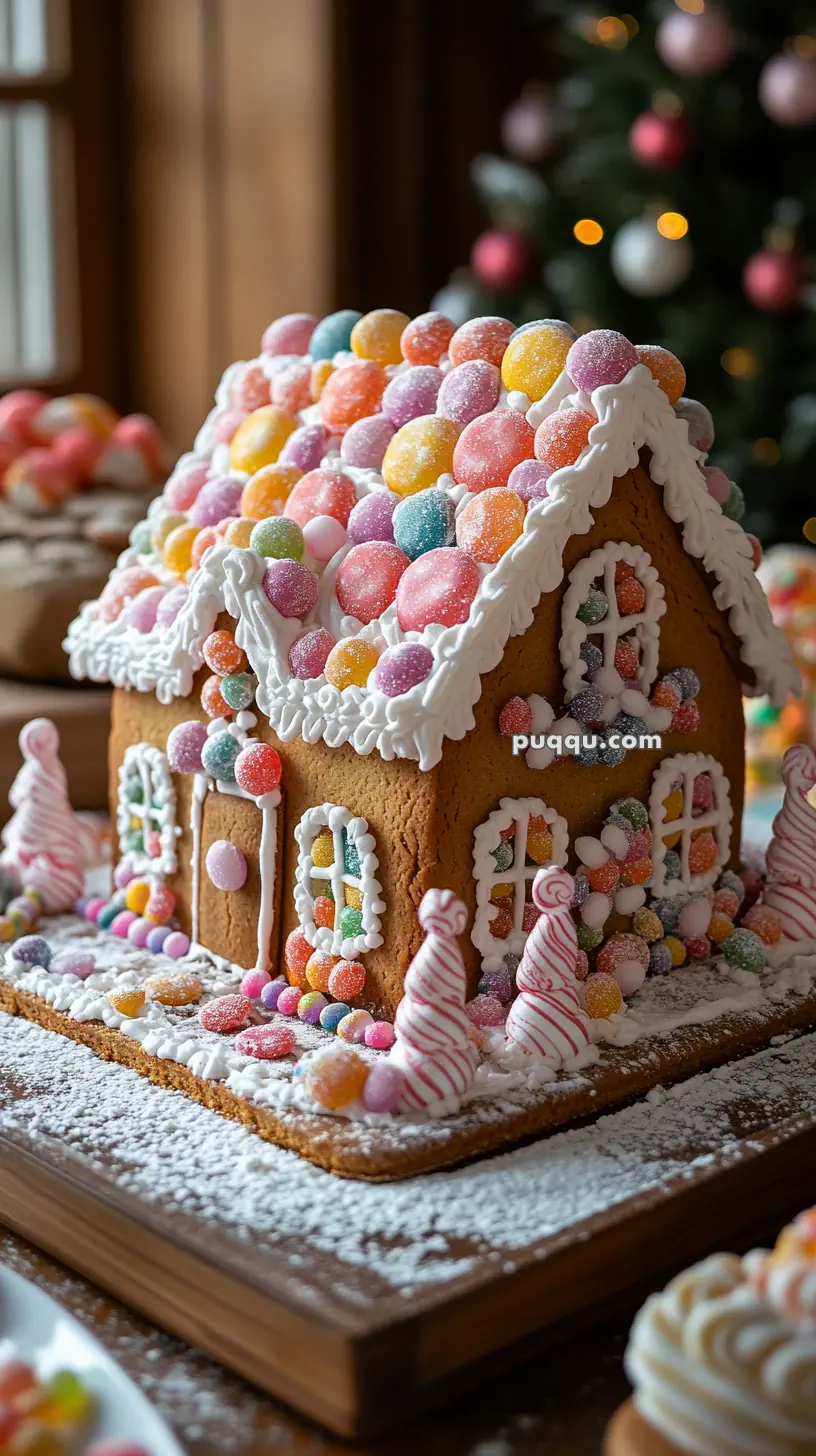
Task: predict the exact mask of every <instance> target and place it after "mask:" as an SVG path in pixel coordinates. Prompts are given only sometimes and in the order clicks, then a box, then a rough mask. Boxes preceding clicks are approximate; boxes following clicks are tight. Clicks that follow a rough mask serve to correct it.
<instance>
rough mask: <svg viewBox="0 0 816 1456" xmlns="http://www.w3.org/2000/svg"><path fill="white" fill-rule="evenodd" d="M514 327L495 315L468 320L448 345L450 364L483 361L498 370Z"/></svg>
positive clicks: (507, 320)
mask: <svg viewBox="0 0 816 1456" xmlns="http://www.w3.org/2000/svg"><path fill="white" fill-rule="evenodd" d="M514 327H515V326H514V325H513V324H511V322H510V320H509V319H506V318H501V317H499V316H498V315H497V314H485V315H483V316H482V317H481V318H474V319H468V321H467V323H464V324H461V325H460V327H459V328H458V329H457V330H456V333H455V334H454V335H453V337H452V338H451V341H450V343H449V345H448V354H449V356H450V361H451V363H452V364H454V365H458V364H464V363H466V361H467V360H468V359H484V360H486V361H487V363H488V364H494V365H495V366H496V367H497V368H498V366H499V365H500V364H501V362H502V358H503V357H504V351H505V349H506V348H507V345H508V343H509V341H510V339H511V337H512V335H513V330H514Z"/></svg>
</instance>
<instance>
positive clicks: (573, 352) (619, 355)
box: [567, 329, 638, 394]
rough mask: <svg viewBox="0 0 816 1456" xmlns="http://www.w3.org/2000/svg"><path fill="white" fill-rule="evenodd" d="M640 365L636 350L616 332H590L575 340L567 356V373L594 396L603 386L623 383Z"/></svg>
mask: <svg viewBox="0 0 816 1456" xmlns="http://www.w3.org/2000/svg"><path fill="white" fill-rule="evenodd" d="M637 363H638V356H637V350H636V349H635V346H634V344H630V342H629V340H628V339H627V338H626V337H625V335H624V334H619V333H618V332H617V330H616V329H591V330H590V332H589V333H588V334H582V335H581V337H580V339H576V340H575V343H574V344H573V345H572V348H571V349H570V351H569V353H568V355H567V373H568V375H569V377H570V379H571V380H572V381H573V383H574V384H577V386H578V388H579V389H583V390H586V392H587V394H591V393H592V391H593V389H598V388H599V387H600V385H602V384H620V382H621V380H622V379H625V378H626V376H627V374H628V373H629V370H630V369H634V367H635V365H636V364H637Z"/></svg>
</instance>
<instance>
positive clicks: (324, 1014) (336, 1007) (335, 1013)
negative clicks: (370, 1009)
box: [320, 1001, 350, 1031]
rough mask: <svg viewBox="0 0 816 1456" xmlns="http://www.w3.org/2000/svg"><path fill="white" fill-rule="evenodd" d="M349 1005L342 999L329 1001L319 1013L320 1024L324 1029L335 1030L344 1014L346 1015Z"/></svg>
mask: <svg viewBox="0 0 816 1456" xmlns="http://www.w3.org/2000/svg"><path fill="white" fill-rule="evenodd" d="M349 1009H350V1008H349V1007H348V1006H347V1005H346V1003H345V1002H344V1001H330V1002H329V1004H328V1005H327V1006H324V1007H323V1010H322V1011H321V1013H320V1025H321V1026H322V1027H323V1030H324V1031H336V1030H337V1028H338V1026H339V1025H340V1022H341V1021H342V1020H343V1017H344V1016H348V1014H349Z"/></svg>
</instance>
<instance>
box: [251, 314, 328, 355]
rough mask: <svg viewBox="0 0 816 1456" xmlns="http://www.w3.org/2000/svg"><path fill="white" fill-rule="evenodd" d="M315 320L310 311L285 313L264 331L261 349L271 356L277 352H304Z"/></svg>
mask: <svg viewBox="0 0 816 1456" xmlns="http://www.w3.org/2000/svg"><path fill="white" fill-rule="evenodd" d="M316 325H317V320H316V319H315V317H314V315H313V314H310V313H285V314H283V315H282V316H281V317H280V318H277V319H275V320H274V321H273V322H272V323H271V324H269V325H268V327H267V328H266V329H265V331H264V336H263V338H262V339H261V349H262V351H263V353H264V354H270V355H272V356H273V357H274V356H275V355H278V354H305V353H306V352H307V350H308V348H309V343H310V340H311V338H312V334H313V333H314V330H315V327H316Z"/></svg>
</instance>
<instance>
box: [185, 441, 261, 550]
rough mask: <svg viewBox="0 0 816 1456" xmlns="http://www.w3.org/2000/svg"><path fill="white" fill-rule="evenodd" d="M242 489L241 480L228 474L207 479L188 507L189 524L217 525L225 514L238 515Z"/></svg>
mask: <svg viewBox="0 0 816 1456" xmlns="http://www.w3.org/2000/svg"><path fill="white" fill-rule="evenodd" d="M251 418H252V416H251V415H250V419H251ZM242 491H243V485H242V483H241V481H240V480H234V479H233V478H232V477H231V476H228V475H218V476H216V477H215V479H214V480H208V481H207V484H206V485H205V486H204V488H203V489H202V490H200V491H199V493H198V496H197V498H196V500H195V501H194V503H193V505H192V506H191V508H190V523H191V525H193V526H217V525H218V522H219V521H223V520H224V518H225V516H237V515H239V514H240V505H241V493H242Z"/></svg>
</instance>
